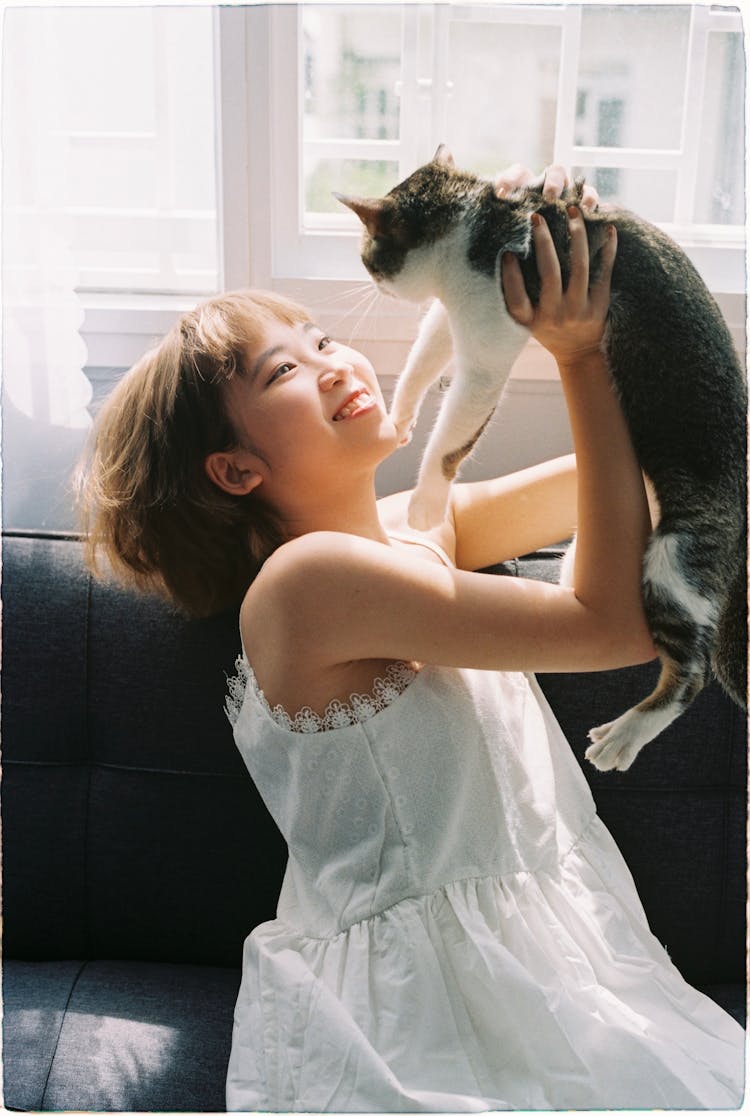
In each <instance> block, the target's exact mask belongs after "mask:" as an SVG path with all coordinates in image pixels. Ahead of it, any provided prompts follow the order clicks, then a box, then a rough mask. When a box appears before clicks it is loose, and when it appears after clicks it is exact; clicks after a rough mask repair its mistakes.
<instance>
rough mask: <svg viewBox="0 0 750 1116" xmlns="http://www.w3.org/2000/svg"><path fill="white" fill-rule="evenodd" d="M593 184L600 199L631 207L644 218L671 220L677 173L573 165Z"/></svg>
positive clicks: (672, 217)
mask: <svg viewBox="0 0 750 1116" xmlns="http://www.w3.org/2000/svg"><path fill="white" fill-rule="evenodd" d="M573 174H574V176H575V177H578V175H581V174H582V175H583V176H584V178H585V179H586V181H587V182H590V183H591V184H592V186H595V187H596V189H597V190H598V192H599V197H600V198H601V200H602V201H603V202H609V203H611V204H612V205H619V206H622V207H623V208H624V209H631V210H632V211H633V212H634V213H637V214H638V215H639V217H645V219H646V220H647V221H653V222H661V223H667V222H669V221H672V220H673V219H674V205H675V194H676V190H677V174H676V172H675V171H667V170H631V169H627V170H625V169H622V168H621V167H574V168H573Z"/></svg>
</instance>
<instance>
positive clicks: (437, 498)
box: [407, 490, 448, 531]
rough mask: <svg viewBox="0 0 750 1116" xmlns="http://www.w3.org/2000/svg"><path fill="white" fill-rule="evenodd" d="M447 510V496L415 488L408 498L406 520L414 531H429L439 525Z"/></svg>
mask: <svg viewBox="0 0 750 1116" xmlns="http://www.w3.org/2000/svg"><path fill="white" fill-rule="evenodd" d="M447 510H448V500H447V497H445V496H443V495H440V494H435V495H429V494H426V493H422V492H419V491H418V490H415V491H414V492H413V493H412V495H411V499H410V500H409V511H408V516H407V518H408V522H409V526H410V527H411V528H412V529H413V530H415V531H430V530H432V528H433V527H439V526H440V524H441V523H442V522H443V520H444V519H445V514H446V511H447Z"/></svg>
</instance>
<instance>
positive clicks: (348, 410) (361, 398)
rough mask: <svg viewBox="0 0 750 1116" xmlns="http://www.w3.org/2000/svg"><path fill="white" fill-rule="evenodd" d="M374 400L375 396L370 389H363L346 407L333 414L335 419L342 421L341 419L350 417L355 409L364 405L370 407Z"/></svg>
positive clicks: (357, 409) (335, 420)
mask: <svg viewBox="0 0 750 1116" xmlns="http://www.w3.org/2000/svg"><path fill="white" fill-rule="evenodd" d="M372 402H373V398H372V396H371V395H370V393H369V391H361V392H360V393H359V395H357V396H355V398H354V399H351V400H350V401H349V402H348V403H347V404H346V406H345V407H342V408H341V410H340V411H337V412H336V414H335V415H334V416H333V421H334V422H340V421H341V419H345V418H349V416H350V415H353V414H354V412H355V411H359V410H360V409H361V408H362V407H368V406H369V405H370V403H372Z"/></svg>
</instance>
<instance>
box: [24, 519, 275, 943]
mask: <svg viewBox="0 0 750 1116" xmlns="http://www.w3.org/2000/svg"><path fill="white" fill-rule="evenodd" d="M2 557H3V571H2V573H3V581H2V598H3V660H2V699H3V701H2V742H3V785H2V824H3V838H4V839H3V899H4V902H3V906H4V914H5V919H4V922H5V926H4V951H5V955H6V956H10V957H18V958H26V959H35V958H47V959H53V958H63V957H112V958H114V957H119V958H137V959H144V960H152V961H157V960H165V961H175V962H176V961H184V962H195V963H213V964H219V965H222V964H224V965H238V964H239V963H240V959H241V950H242V942H243V939H244V937H245V935H246V934H247V933H248V932H249V931H250V929H251V928H252V927H253V926H254V925H255V924H256V923H258V922H260V921H263V920H264V919H266V918H272V917H273V915H274V911H275V905H276V898H277V894H278V887H279V881H280V878H281V875H282V873H283V868H284V863H285V859H286V849H285V846H284V844H283V842H282V840H281V837H280V835H279V834H278V831H277V830H276V827H275V825H274V823H273V822H272V821H271V819H270V816H269V815H268V813H267V811H266V809H265V807H264V806H263V804H262V802H261V801H260V799H259V797H258V795H257V793H256V791H255V788H254V786H253V783H252V781H251V779H250V777H249V775H248V774H247V772H246V769H245V767H244V765H243V763H242V761H241V759H240V757H239V754H238V752H237V750H236V748H235V746H234V741H233V738H232V731H231V726H230V724H229V722H228V720H227V718H226V716H225V714H224V710H223V703H224V697H225V693H226V680H227V676H228V675H232V674H234V659H235V656H236V655H237V654H238V652H239V647H240V641H239V633H238V627H237V613H236V612H235V611H232V612H231V613H224V614H222V615H219V616H216V617H213V618H212V619H210V620H202V621H194V620H187V619H185V618H183V617H182V616H181V615H178V614H177V613H176V612H175V611H174V610H172V609H171V608H170V607H169V606H168V605H167V604H165V603H164V602H162V601H161V600H158V599H155V598H152V597H147V596H144V595H135V594H133V593H131V592H127V591H125V590H123V589H121V588H119V587H117V586H116V585H114V584H110V583H102V582H98V581H95V580H92V578H91V576H90V575H89V573H88V572H87V571H86V570H85V569H84V567H83V564H82V558H81V545H80V543H79V542H77V541H75V540H72V539H69V538H67V539H66V538H62V537H43V536H34V535H24V534H16V535H9V534H6V535H5V536H4V538H3V554H2Z"/></svg>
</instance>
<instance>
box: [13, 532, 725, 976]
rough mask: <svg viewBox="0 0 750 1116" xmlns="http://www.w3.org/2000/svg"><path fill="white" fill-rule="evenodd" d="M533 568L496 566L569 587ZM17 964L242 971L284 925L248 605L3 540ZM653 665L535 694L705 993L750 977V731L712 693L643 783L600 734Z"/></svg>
mask: <svg viewBox="0 0 750 1116" xmlns="http://www.w3.org/2000/svg"><path fill="white" fill-rule="evenodd" d="M556 568H557V559H556V558H555V557H554V556H545V555H541V556H540V555H537V556H533V557H531V558H527V559H524V560H521V561H520V562H516V563H510V564H507V565H506V566H504V567H502V568H498V569H497V570H496V572H497V573H500V574H511V575H512V574H518V573H521V574H523V575H524V576H531V577H539V578H547V579H552V578H554V577H555V575H556ZM2 596H3V607H4V612H3V663H2V667H3V669H2V697H3V705H2V730H3V761H4V765H3V787H2V824H3V838H4V840H3V888H4V891H3V894H4V915H5V933H4V949H5V954H6V956H15V957H20V958H27V959H33V958H42V957H44V958H48V959H52V958H61V957H109V958H137V959H144V960H154V961H156V960H167V961H186V962H196V963H199V962H203V963H214V964H227V965H232V964H239V961H240V955H241V946H242V941H243V938H244V937H245V935H246V934H247V933H248V932H249V931H250V929H252V927H253V926H254V925H256V924H257V923H258V922H261V921H263V920H264V919H267V918H272V917H273V915H274V911H275V904H276V898H277V895H278V889H279V886H280V882H281V877H282V874H283V869H284V864H285V859H286V849H285V846H284V844H283V841H282V839H281V837H280V835H279V834H278V831H277V830H276V827H275V826H274V824H273V822H272V821H271V819H270V817H269V815H268V813H267V811H266V809H265V807H264V806H263V804H262V802H261V800H260V799H259V797H258V795H257V792H256V791H255V788H254V786H253V783H252V781H251V779H250V777H249V775H248V774H247V772H246V770H245V768H244V766H243V764H242V762H241V760H240V758H239V754H238V752H237V751H236V749H235V746H234V742H233V739H232V733H231V728H230V725H229V722H228V721H227V719H226V717H225V715H224V711H223V703H224V697H225V693H226V689H227V676H231V675H233V674H234V660H235V657H236V655H237V654H238V651H239V634H238V630H237V614H236V611H235V610H232V611H231V612H230V613H224V614H222V615H219V616H216V617H214V618H212V619H210V620H202V621H191V620H186V619H184V618H183V617H182V616H180V615H179V614H177V613H175V612H174V611H173V610H172V609H171V608H170V607H169V606H168V605H166V604H165V603H164V602H162V601H160V600H157V599H155V598H151V597H146V596H140V595H135V594H133V593H130V592H127V591H125V590H123V589H121V588H119V587H117V586H116V585H114V584H109V583H101V582H97V581H93V580H92V579H91V577H90V576H89V574H88V573H87V572H86V571H85V570H84V568H83V565H82V561H81V547H80V543H79V542H77V541H75V540H73V539H69V538H67V539H66V538H62V537H57V538H56V537H43V536H34V535H27V534H22V533H16V534H15V535H7V536H6V537H5V538H4V545H3V584H2ZM656 674H657V668H656V664H649V665H647V666H644V667H637V668H630V669H626V670H618V671H603V672H599V673H593V674H587V675H581V674H578V675H570V674H557V675H554V674H547V675H540V676H539V681H540V683H541V685H542V688H543V689H544V690H545V692H546V694H547V697H548V699H549V701H550V703H551V705H552V707H553V709H554V711H555V713H556V714H557V716H558V719H559V720H560V723H561V725H562V727H563V730H564V731H565V733H566V736H567V738H568V740H569V741H570V743H571V746H572V748H573V750H574V752H575V754H576V755H577V757H578V758H579V760H580V761H581V764H582V766H583V769H584V771H585V773H586V776H587V778H588V779H589V782H590V784H591V787H592V790H593V792H594V796H595V798H596V800H597V805H598V808H599V812H600V814H601V816H602V818H603V820H604V822H605V824H606V825H607V826H608V827H609V828H610V830H611V832H612V834H613V836H614V837H615V840H616V841H617V842H618V844H619V845H620V848H621V849H622V851H623V853H624V854H625V857H626V859H627V861H628V863H629V865H630V868H631V871H632V872H633V875H634V877H635V881H636V884H637V886H638V890H639V893H640V895H641V899H642V900H643V904H644V907H645V909H646V913H647V915H648V917H649V921H650V924H651V928H652V930H653V931H654V933H655V934H656V935H657V937H658V938H659V939H660V940H661V941H662V942H663V943H664V944H665V945H666V946H667V948H668V950H669V952H670V955H671V956H672V959H673V960H674V962H675V964H677V966H678V967H679V968H680V969H681V971H682V972H683V974H684V975H685V976H686V977H687V979H688V980H691V981H692V982H693V983H695V984H711V983H724V982H734V981H741V980H742V979H743V977H744V972H745V930H744V925H745V923H744V919H745V821H744V818H745V806H746V798H747V793H746V785H747V784H746V747H747V733H746V719H745V717H744V715H743V714H742V713H741V712H740V710H738V709H737V708H736V707H735V706H734V705H733V704H732V703H731V702H730V701H729V700H728V699H726V698H725V697H724V695H723V693H722V692H721V691H720V689H719V687H718V686H717V685H716V684H715V683H714V684H712V685H711V686H710V687H708V688H707V689H706V690H705V691H704V692H703V693H702V694H701V695H700V696H699V697H698V698H697V700H696V701H695V702H694V704H693V706H692V707H691V708H690V709H689V710H688V711H687V712H686V713H685V714H684V715H683V716H682V717H681V718H679V720H678V721H676V722H675V723H674V724H673V725H672V726H671V727H670V728H669V729H667V730H666V731H665V732H664V733H663V734H662V736H661V737H660V738H659V739H658V740H657V741H654V742H653V743H652V744H650V745H649V746H648V747H647V748H645V749H644V750H643V752H642V753H641V755H640V756H639V757H638V760H637V762H636V763H635V765H634V766H633V767H632V768H631V770H630V771H628V772H625V773H607V774H602V773H601V772H598V771H596V770H595V769H594V768H593V767H591V765H590V764H588V763H587V762H586V761H585V760H584V759H583V753H584V751H585V749H586V746H587V744H588V741H587V738H586V733H587V731H588V729H589V728H590V727H591V726H592V725H595V724H599V723H602V722H604V721H608V720H611V719H612V718H613V717H614V716H616V715H618V714H619V713H621V712H623V711H624V710H625V709H627V708H628V707H629V706H630V705H632V704H634V703H635V702H636V701H638V700H640V699H641V698H643V697H645V696H646V694H648V693H649V692H650V690H651V688H652V687H653V684H654V681H655V678H656Z"/></svg>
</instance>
